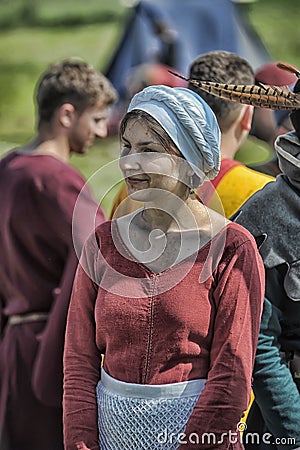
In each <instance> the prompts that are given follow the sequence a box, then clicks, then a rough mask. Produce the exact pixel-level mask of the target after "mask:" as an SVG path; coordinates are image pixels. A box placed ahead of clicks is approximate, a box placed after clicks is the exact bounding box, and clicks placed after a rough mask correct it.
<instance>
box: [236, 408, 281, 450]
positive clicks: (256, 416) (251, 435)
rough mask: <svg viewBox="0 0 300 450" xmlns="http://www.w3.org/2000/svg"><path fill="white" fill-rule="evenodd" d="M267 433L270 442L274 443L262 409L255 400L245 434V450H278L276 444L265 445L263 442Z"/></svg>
mask: <svg viewBox="0 0 300 450" xmlns="http://www.w3.org/2000/svg"><path fill="white" fill-rule="evenodd" d="M265 433H268V441H269V442H274V439H273V438H272V437H269V436H270V432H269V431H268V430H267V428H266V426H265V422H264V419H263V417H262V415H261V412H260V409H259V407H258V405H257V403H256V402H255V400H254V401H253V403H252V406H251V408H250V411H249V414H248V417H247V429H246V430H245V431H244V433H243V444H244V447H245V449H246V450H268V449H276V445H275V444H265V443H264V442H263V436H264V434H265Z"/></svg>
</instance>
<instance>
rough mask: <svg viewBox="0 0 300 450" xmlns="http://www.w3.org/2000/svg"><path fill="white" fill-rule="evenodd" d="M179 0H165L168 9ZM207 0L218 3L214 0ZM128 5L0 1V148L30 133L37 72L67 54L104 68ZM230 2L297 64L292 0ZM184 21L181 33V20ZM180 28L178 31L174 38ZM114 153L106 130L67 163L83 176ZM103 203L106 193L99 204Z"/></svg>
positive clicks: (269, 44)
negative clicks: (86, 152)
mask: <svg viewBox="0 0 300 450" xmlns="http://www.w3.org/2000/svg"><path fill="white" fill-rule="evenodd" d="M185 1H186V0H176V1H175V2H174V0H173V3H175V8H176V3H178V7H179V6H180V7H181V8H182V7H183V6H184V3H185ZM196 1H197V2H198V3H201V1H202V0H196ZM210 1H211V4H213V3H214V2H216V8H218V0H210ZM163 4H164V0H161V1H160V2H159V5H160V7H161V5H163ZM136 7H137V2H135V1H133V0H84V1H82V0H51V1H49V0H0V154H1V153H4V152H6V151H8V150H9V149H11V148H12V147H13V146H16V145H19V144H22V143H24V142H26V141H28V140H29V139H30V137H31V136H32V134H33V133H34V128H35V111H34V103H33V93H34V89H35V84H36V82H37V79H38V78H39V76H40V74H41V72H43V71H44V70H45V68H46V67H47V66H48V65H49V64H50V63H52V62H54V61H57V60H59V59H62V58H65V57H70V56H77V57H81V58H83V59H84V60H86V61H88V62H90V63H92V64H93V65H94V66H96V67H97V68H98V69H100V70H102V71H103V72H107V71H108V68H109V66H110V64H111V62H112V60H113V58H114V56H115V55H116V51H117V50H118V48H119V47H120V43H121V41H122V40H123V38H124V32H125V30H127V33H128V32H129V30H130V27H131V26H132V23H131V22H130V20H132V15H133V13H134V14H135V13H136ZM234 7H235V8H237V9H238V10H239V12H240V13H241V14H242V15H243V17H245V18H246V20H247V21H248V23H249V24H250V25H251V27H253V30H254V31H255V33H257V35H258V37H259V39H260V40H261V41H262V44H263V46H264V47H265V49H266V50H267V53H268V55H269V58H270V59H271V60H276V61H285V62H289V63H290V64H292V65H294V66H296V67H298V68H300V24H299V20H300V2H299V0H285V1H282V0H256V1H245V0H244V1H239V2H234ZM175 12H176V9H175ZM216 14H218V9H217V11H216ZM222 20H224V21H226V18H224V17H222ZM186 27H187V32H188V30H189V24H187V25H186ZM182 34H185V32H184V31H183V30H180V36H179V37H180V38H181V39H182V38H184V36H182ZM126 51H127V50H126ZM122 78H124V74H123V73H120V76H119V79H122ZM118 152H119V148H118V139H117V137H116V136H111V137H109V138H107V139H105V140H104V141H99V142H98V143H97V144H96V145H95V146H94V147H93V148H92V149H91V151H90V153H89V155H88V156H86V157H84V158H81V157H80V156H76V157H75V156H72V160H71V163H72V164H74V165H75V166H76V167H78V168H79V169H80V170H81V172H82V173H83V174H84V175H85V177H87V178H89V177H90V176H91V175H92V174H93V173H94V172H95V170H96V169H97V168H99V167H102V166H103V165H105V164H106V163H108V162H109V161H112V160H114V159H116V158H117V157H118ZM98 182H99V181H98ZM100 183H101V184H102V186H101V187H102V188H103V186H104V187H105V186H109V185H110V183H111V179H110V174H109V171H108V172H107V173H106V174H105V173H104V172H103V171H102V175H101V181H100ZM93 189H97V186H96V187H93ZM109 203H110V198H107V199H106V200H105V201H104V204H103V206H104V208H105V209H106V210H108V209H109Z"/></svg>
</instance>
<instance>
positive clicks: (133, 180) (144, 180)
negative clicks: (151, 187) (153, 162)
mask: <svg viewBox="0 0 300 450" xmlns="http://www.w3.org/2000/svg"><path fill="white" fill-rule="evenodd" d="M126 181H127V183H130V184H137V183H147V182H148V179H147V178H136V177H128V178H126Z"/></svg>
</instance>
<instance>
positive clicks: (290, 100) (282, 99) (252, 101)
mask: <svg viewBox="0 0 300 450" xmlns="http://www.w3.org/2000/svg"><path fill="white" fill-rule="evenodd" d="M277 66H278V67H279V68H280V69H282V70H286V71H288V72H291V73H293V74H295V75H296V76H297V78H299V80H298V82H297V83H296V84H295V86H294V89H293V92H291V91H290V90H289V88H288V87H279V86H270V85H266V84H263V83H260V84H259V85H236V84H227V83H215V82H213V81H201V80H195V79H192V78H186V77H183V76H182V75H179V74H177V73H175V72H172V71H171V73H172V74H173V75H175V76H177V77H179V78H182V79H184V80H186V81H188V82H190V83H192V84H194V85H196V86H198V87H199V88H200V89H202V90H203V91H205V92H208V93H209V94H211V95H215V96H216V97H220V98H222V99H224V100H231V101H232V102H237V103H243V104H246V105H253V106H256V107H260V108H269V109H280V110H285V109H286V110H292V113H291V116H290V117H291V120H292V123H293V125H294V128H295V131H296V133H297V135H298V136H299V137H300V71H299V70H298V69H297V68H296V67H293V66H292V65H290V64H286V63H281V62H279V63H277Z"/></svg>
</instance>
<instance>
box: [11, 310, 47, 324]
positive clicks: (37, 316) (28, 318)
mask: <svg viewBox="0 0 300 450" xmlns="http://www.w3.org/2000/svg"><path fill="white" fill-rule="evenodd" d="M48 317H49V314H48V313H43V312H35V313H29V314H13V315H12V316H9V317H8V324H9V325H20V324H21V323H29V322H43V321H46V320H47V319H48Z"/></svg>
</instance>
